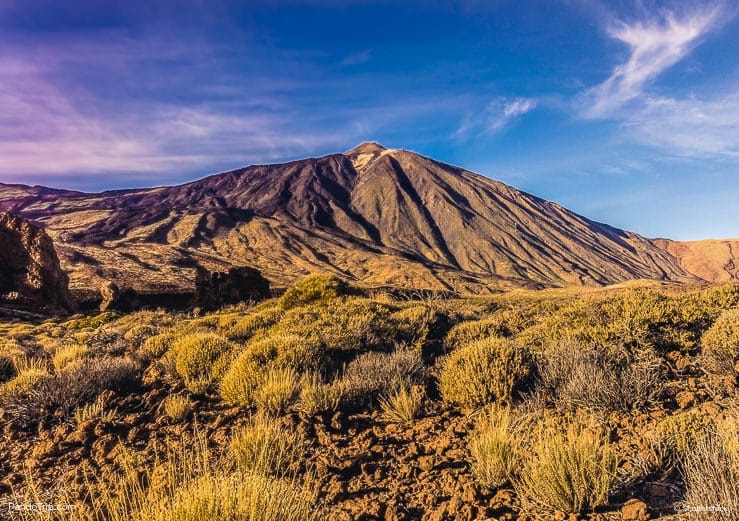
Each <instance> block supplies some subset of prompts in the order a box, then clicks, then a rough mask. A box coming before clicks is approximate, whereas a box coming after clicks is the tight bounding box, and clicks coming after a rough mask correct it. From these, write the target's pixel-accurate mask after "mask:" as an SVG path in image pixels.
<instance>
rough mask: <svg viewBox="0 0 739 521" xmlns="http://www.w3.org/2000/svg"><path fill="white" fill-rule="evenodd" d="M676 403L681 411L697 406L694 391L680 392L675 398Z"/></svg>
mask: <svg viewBox="0 0 739 521" xmlns="http://www.w3.org/2000/svg"><path fill="white" fill-rule="evenodd" d="M675 402H677V406H678V407H680V408H681V409H688V408H690V407H692V406H693V405H694V404H695V393H694V392H693V391H680V392H679V393H677V395H676V396H675Z"/></svg>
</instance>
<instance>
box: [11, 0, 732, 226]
mask: <svg viewBox="0 0 739 521" xmlns="http://www.w3.org/2000/svg"><path fill="white" fill-rule="evenodd" d="M738 12H739V5H738V4H737V1H736V0H732V1H728V0H727V1H723V2H716V1H711V2H690V1H685V0H683V1H680V2H674V3H669V2H648V1H636V2H634V1H630V2H626V1H624V2H618V1H611V2H598V1H587V0H579V1H578V0H570V1H548V2H534V1H529V2H525V1H524V2H506V1H496V2H489V1H482V0H468V1H460V2H452V1H444V2H441V1H439V2H428V1H423V0H419V1H405V2H375V1H369V0H367V1H364V0H343V1H340V0H304V1H301V0H293V1H279V0H272V1H268V0H265V1H260V0H256V1H249V2H226V1H220V0H210V1H206V0H201V1H193V2H187V1H177V2H175V1H170V2H163V1H157V0H149V1H146V2H137V1H128V2H116V1H99V2H92V1H80V0H70V1H67V2H59V1H58V0H49V1H37V0H0V181H2V182H22V183H27V184H43V185H47V186H54V187H64V188H75V189H83V190H101V189H107V188H123V187H138V186H151V185H160V184H175V183H180V182H184V181H188V180H192V179H196V178H199V177H202V176H205V175H208V174H211V173H214V172H218V171H223V170H227V169H231V168H237V167H240V166H245V165H248V164H254V163H272V162H281V161H286V160H290V159H296V158H302V157H307V156H318V155H323V154H327V153H332V152H337V151H343V150H346V149H348V148H351V147H352V146H354V145H356V144H357V143H359V142H361V141H367V140H372V141H379V142H380V143H382V144H384V145H385V146H388V147H396V148H406V149H411V150H415V151H417V152H419V153H422V154H424V155H427V156H431V157H434V158H436V159H439V160H442V161H446V162H449V163H453V164H458V165H460V166H463V167H465V168H467V169H470V170H473V171H476V172H479V173H481V174H484V175H487V176H489V177H492V178H495V179H500V180H502V181H504V182H506V183H508V184H511V185H513V186H516V187H517V188H520V189H523V190H526V191H528V192H531V193H534V194H536V195H539V196H541V197H544V198H547V199H550V200H554V201H557V202H559V203H561V204H563V205H564V206H567V207H569V208H571V209H573V210H575V211H577V212H579V213H581V214H583V215H586V216H587V217H590V218H592V219H595V220H598V221H603V222H607V223H609V224H612V225H614V226H618V227H621V228H625V229H629V230H634V231H637V232H639V233H642V234H644V235H647V236H650V237H670V238H675V239H683V240H687V239H700V238H709V237H712V238H720V237H739V204H737V201H739V59H738V58H737V57H739V17H738V16H737V14H738Z"/></svg>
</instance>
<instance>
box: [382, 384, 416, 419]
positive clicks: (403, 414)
mask: <svg viewBox="0 0 739 521" xmlns="http://www.w3.org/2000/svg"><path fill="white" fill-rule="evenodd" d="M422 389H423V388H421V387H415V388H408V387H402V388H400V389H398V390H397V391H395V392H393V393H391V394H390V396H388V397H380V408H381V409H382V412H383V414H384V415H385V417H387V418H388V419H389V420H391V421H397V422H409V421H413V420H415V419H416V418H417V417H418V415H419V413H420V412H421V404H422V403H423V396H424V395H423V391H422ZM418 391H421V392H418Z"/></svg>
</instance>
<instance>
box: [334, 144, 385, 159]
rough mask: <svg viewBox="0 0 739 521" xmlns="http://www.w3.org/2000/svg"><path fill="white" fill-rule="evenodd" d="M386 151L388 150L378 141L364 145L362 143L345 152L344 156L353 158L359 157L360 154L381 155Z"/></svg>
mask: <svg viewBox="0 0 739 521" xmlns="http://www.w3.org/2000/svg"><path fill="white" fill-rule="evenodd" d="M385 150H387V148H385V147H384V146H382V145H381V144H379V143H377V142H376V141H365V142H364V143H360V144H358V145H357V146H355V147H354V148H352V149H350V150H347V151H346V152H344V155H345V156H349V157H351V156H358V155H360V154H381V153H382V152H384V151H385Z"/></svg>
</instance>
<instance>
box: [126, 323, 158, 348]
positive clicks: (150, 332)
mask: <svg viewBox="0 0 739 521" xmlns="http://www.w3.org/2000/svg"><path fill="white" fill-rule="evenodd" d="M156 333H157V328H156V327H154V326H151V325H149V324H138V325H135V326H133V327H131V329H128V330H127V331H126V332H125V333H123V339H124V340H127V341H129V342H131V343H132V344H133V345H135V346H137V347H138V346H139V345H141V342H143V341H144V340H146V339H147V338H149V337H152V336H154V335H156Z"/></svg>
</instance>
